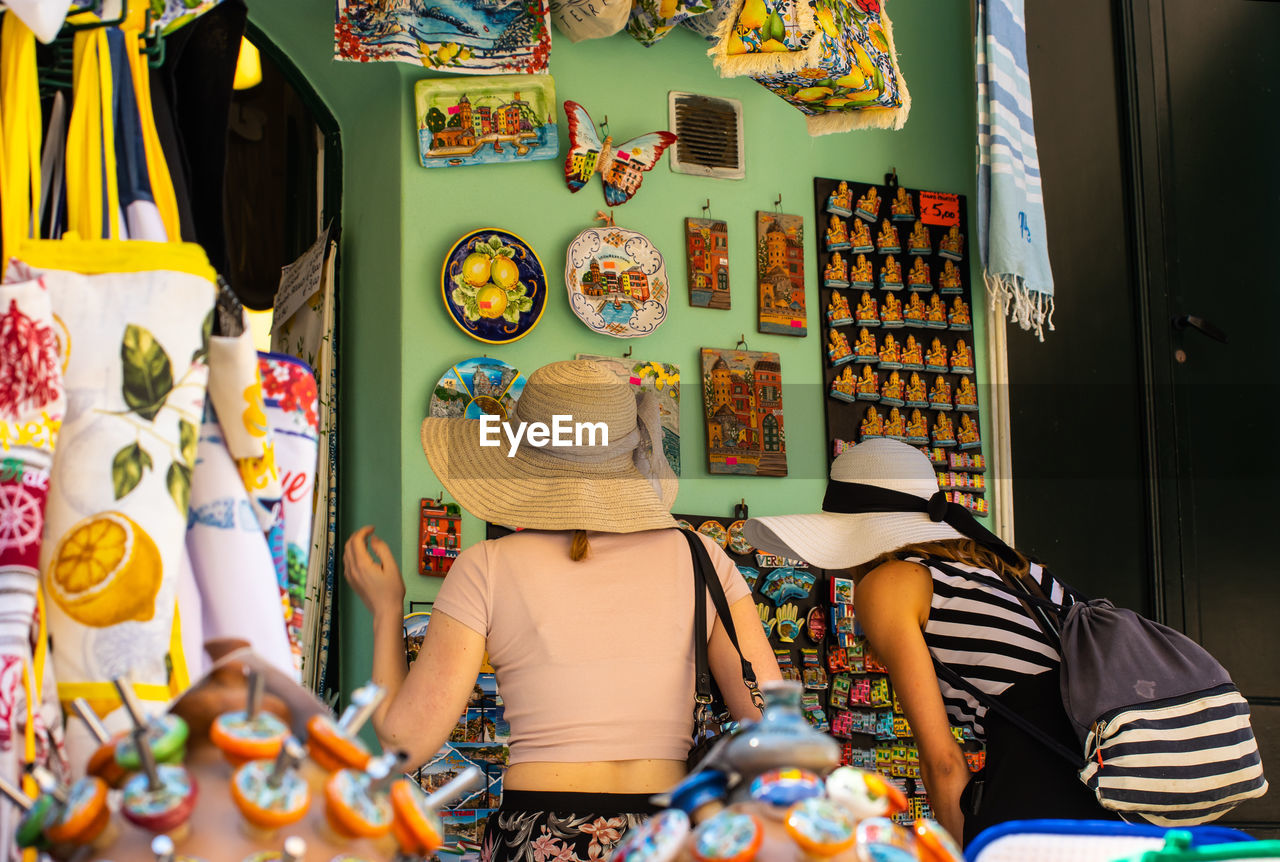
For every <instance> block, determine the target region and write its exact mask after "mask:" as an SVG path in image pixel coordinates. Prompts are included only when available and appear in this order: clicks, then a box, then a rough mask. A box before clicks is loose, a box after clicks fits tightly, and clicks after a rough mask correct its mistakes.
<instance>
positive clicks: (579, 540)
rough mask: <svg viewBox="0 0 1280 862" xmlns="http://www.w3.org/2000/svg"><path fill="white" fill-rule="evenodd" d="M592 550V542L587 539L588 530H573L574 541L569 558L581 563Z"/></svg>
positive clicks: (570, 546) (570, 547)
mask: <svg viewBox="0 0 1280 862" xmlns="http://www.w3.org/2000/svg"><path fill="white" fill-rule="evenodd" d="M590 552H591V544H590V543H589V542H588V541H587V531H586V530H574V531H573V543H572V544H570V545H569V559H571V560H573V561H574V562H575V563H580V562H582V561H583V560H585V559H586V558H587V554H589V553H590Z"/></svg>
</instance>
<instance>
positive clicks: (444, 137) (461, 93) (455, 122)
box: [413, 75, 560, 168]
mask: <svg viewBox="0 0 1280 862" xmlns="http://www.w3.org/2000/svg"><path fill="white" fill-rule="evenodd" d="M413 97H414V104H415V106H416V108H417V115H418V155H419V158H420V160H421V161H422V166H423V167H427V168H434V167H458V166H461V165H488V164H495V163H504V162H530V161H535V160H537V159H554V158H555V157H556V156H558V155H559V154H560V138H559V136H558V135H557V134H556V90H555V82H554V81H553V80H552V79H551V76H550V75H494V76H492V77H482V78H428V79H426V80H423V81H419V82H418V83H417V84H415V85H414V87H413Z"/></svg>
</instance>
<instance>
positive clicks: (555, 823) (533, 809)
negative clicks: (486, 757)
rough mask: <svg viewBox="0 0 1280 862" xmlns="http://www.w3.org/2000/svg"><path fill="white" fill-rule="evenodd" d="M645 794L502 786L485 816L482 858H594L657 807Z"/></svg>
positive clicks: (526, 861)
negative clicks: (495, 807) (496, 806)
mask: <svg viewBox="0 0 1280 862" xmlns="http://www.w3.org/2000/svg"><path fill="white" fill-rule="evenodd" d="M657 810H658V809H656V808H655V807H654V806H653V805H651V804H650V803H649V794H647V793H543V792H538V791H530V790H506V791H504V792H503V794H502V807H501V808H499V809H498V810H497V811H495V812H493V814H492V815H491V816H490V817H489V822H488V823H487V824H486V825H485V829H484V839H483V840H482V842H481V848H480V862H596V860H604V859H607V858H609V856H610V855H611V854H612V853H613V848H614V846H616V845H617V843H618V842H619V841H621V840H622V836H623V835H626V834H627V830H628V829H630V828H632V827H633V826H636V825H638V824H640V823H643V822H644V821H645V819H646V818H648V817H649V815H650V814H653V813H654V812H655V811H657Z"/></svg>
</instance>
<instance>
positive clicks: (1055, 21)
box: [1009, 0, 1280, 837]
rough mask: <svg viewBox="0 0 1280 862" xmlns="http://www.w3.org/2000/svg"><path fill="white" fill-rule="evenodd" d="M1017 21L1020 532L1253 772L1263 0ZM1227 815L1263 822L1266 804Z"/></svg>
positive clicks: (1267, 402)
mask: <svg viewBox="0 0 1280 862" xmlns="http://www.w3.org/2000/svg"><path fill="white" fill-rule="evenodd" d="M1026 13H1027V32H1028V46H1027V48H1028V57H1029V61H1030V65H1031V82H1032V89H1033V93H1034V99H1035V112H1036V113H1035V120H1036V131H1037V135H1036V137H1037V142H1038V144H1039V147H1040V159H1041V169H1042V173H1043V180H1044V188H1045V201H1046V207H1047V215H1048V221H1049V232H1050V254H1051V258H1052V261H1053V267H1054V275H1055V282H1056V288H1057V293H1058V313H1057V317H1056V321H1055V322H1056V323H1057V325H1058V327H1059V329H1058V331H1057V332H1054V333H1051V334H1050V335H1049V336H1048V339H1047V341H1046V342H1045V343H1044V344H1038V343H1036V342H1035V341H1034V339H1032V338H1030V337H1028V336H1026V335H1025V334H1023V333H1020V332H1011V333H1010V338H1009V366H1010V378H1011V381H1012V390H1011V392H1010V399H1011V407H1012V411H1011V412H1012V446H1013V465H1012V468H1013V479H1014V500H1015V527H1016V531H1017V540H1018V544H1019V546H1020V547H1023V548H1025V549H1026V550H1028V551H1030V552H1032V553H1035V554H1038V555H1040V556H1042V557H1043V558H1044V559H1046V560H1047V561H1048V562H1049V563H1050V564H1051V565H1053V566H1054V567H1055V568H1056V569H1057V570H1058V571H1060V572H1061V573H1062V574H1063V576H1064V577H1065V578H1066V579H1067V580H1069V581H1071V582H1073V583H1075V584H1076V585H1078V586H1079V587H1080V588H1082V589H1084V590H1085V591H1086V592H1090V593H1093V594H1095V595H1106V596H1109V597H1111V598H1114V599H1115V600H1116V601H1117V602H1118V603H1120V604H1125V605H1128V606H1130V607H1134V608H1136V609H1138V610H1142V611H1145V612H1148V613H1151V614H1153V615H1155V616H1156V617H1157V618H1161V619H1163V620H1164V621H1165V622H1167V623H1168V624H1170V625H1173V626H1175V627H1177V628H1181V629H1183V630H1184V631H1186V632H1188V633H1189V634H1191V635H1192V636H1193V637H1195V638H1197V639H1198V640H1199V641H1200V642H1201V643H1203V644H1204V645H1205V646H1206V647H1207V648H1208V649H1209V650H1210V651H1211V652H1213V653H1214V654H1215V655H1216V656H1217V657H1218V658H1219V659H1220V660H1221V661H1222V662H1223V664H1225V665H1226V666H1227V668H1228V670H1229V671H1230V672H1231V673H1232V676H1233V677H1234V679H1235V681H1236V683H1237V685H1239V686H1240V688H1241V690H1242V691H1243V692H1244V694H1245V695H1246V696H1247V697H1248V698H1249V701H1250V704H1251V709H1252V711H1253V722H1254V729H1255V732H1256V733H1257V735H1258V739H1259V742H1260V744H1261V746H1262V757H1263V763H1264V765H1271V766H1273V767H1274V766H1275V765H1277V764H1280V637H1277V636H1276V635H1275V633H1274V628H1275V620H1277V619H1280V564H1277V563H1276V562H1275V560H1274V556H1273V554H1272V550H1271V547H1270V544H1269V541H1268V540H1269V537H1270V536H1269V534H1270V530H1271V529H1272V528H1273V527H1272V525H1273V523H1274V516H1273V515H1272V513H1271V507H1270V505H1269V497H1270V494H1271V489H1272V488H1273V487H1274V485H1275V483H1276V481H1277V479H1280V459H1278V458H1275V457H1270V456H1269V455H1268V454H1267V444H1268V443H1269V442H1270V441H1271V439H1272V437H1271V435H1270V434H1269V433H1268V432H1269V431H1270V430H1271V429H1273V428H1275V427H1277V423H1278V422H1280V386H1277V384H1276V383H1275V382H1274V368H1275V366H1276V363H1275V362H1272V361H1271V360H1270V358H1269V353H1270V347H1271V345H1272V343H1274V341H1275V335H1274V334H1273V333H1272V332H1271V330H1270V326H1271V322H1272V321H1274V320H1277V319H1280V295H1277V293H1276V291H1275V289H1274V288H1273V287H1272V279H1271V276H1270V270H1269V267H1270V266H1272V265H1273V263H1272V262H1273V260H1274V257H1275V255H1274V251H1273V249H1274V246H1275V240H1274V238H1273V236H1272V235H1273V234H1274V233H1275V231H1276V230H1277V227H1280V219H1277V217H1276V213H1277V212H1278V211H1280V165H1277V162H1276V159H1275V155H1274V141H1275V140H1276V136H1277V134H1278V133H1280V89H1278V88H1277V87H1276V86H1275V82H1276V81H1278V80H1280V53H1278V52H1277V51H1276V50H1275V47H1274V46H1275V44H1276V42H1277V40H1278V39H1280V4H1276V3H1264V2H1255V0H1206V2H1197V3H1189V2H1174V0H1169V2H1165V0H1133V2H1128V0H1123V2H1122V0H1079V2H1075V3H1070V4H1056V3H1028V4H1027V8H1026ZM1223 335H1225V336H1226V338H1227V341H1226V342H1225V343H1223V342H1222V341H1220V340H1219V338H1220V337H1221V336H1223ZM1224 822H1229V823H1230V824H1232V825H1237V826H1242V827H1244V828H1247V829H1249V830H1250V831H1251V832H1254V833H1255V834H1257V835H1259V836H1260V837H1273V836H1277V835H1280V796H1278V795H1276V794H1272V795H1270V796H1269V797H1264V798H1263V799H1262V800H1258V801H1254V802H1250V803H1246V804H1244V805H1242V806H1240V807H1239V808H1237V809H1236V810H1235V811H1233V812H1231V814H1230V815H1228V817H1227V818H1225V820H1224Z"/></svg>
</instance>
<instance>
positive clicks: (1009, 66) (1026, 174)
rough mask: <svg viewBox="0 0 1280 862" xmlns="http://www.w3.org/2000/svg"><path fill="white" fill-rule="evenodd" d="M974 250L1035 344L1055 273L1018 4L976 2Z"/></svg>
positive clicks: (1046, 322) (1048, 317) (1047, 314)
mask: <svg viewBox="0 0 1280 862" xmlns="http://www.w3.org/2000/svg"><path fill="white" fill-rule="evenodd" d="M974 51H975V54H976V61H977V79H978V245H979V250H980V252H981V255H982V267H983V276H984V278H985V279H986V282H987V290H988V292H989V293H990V294H991V296H992V297H993V298H994V299H995V300H996V301H997V302H999V303H1000V304H1001V306H1002V307H1003V309H1004V312H1005V314H1006V315H1007V316H1009V317H1010V319H1012V320H1013V321H1014V322H1015V323H1017V324H1018V325H1019V326H1021V327H1022V328H1023V329H1029V330H1034V331H1035V333H1036V335H1037V336H1038V337H1039V338H1040V340H1041V341H1043V340H1044V330H1045V327H1046V326H1047V327H1048V328H1049V329H1050V330H1052V329H1053V304H1054V292H1053V272H1052V271H1051V270H1050V267H1049V240H1048V234H1047V232H1046V229H1045V219H1044V196H1043V194H1042V192H1041V187H1040V159H1039V156H1038V155H1037V153H1036V133H1035V127H1034V125H1033V123H1032V120H1031V78H1030V75H1029V72H1028V66H1027V34H1026V22H1025V18H1024V16H1023V0H978V18H977V33H976V35H975V37H974Z"/></svg>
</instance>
